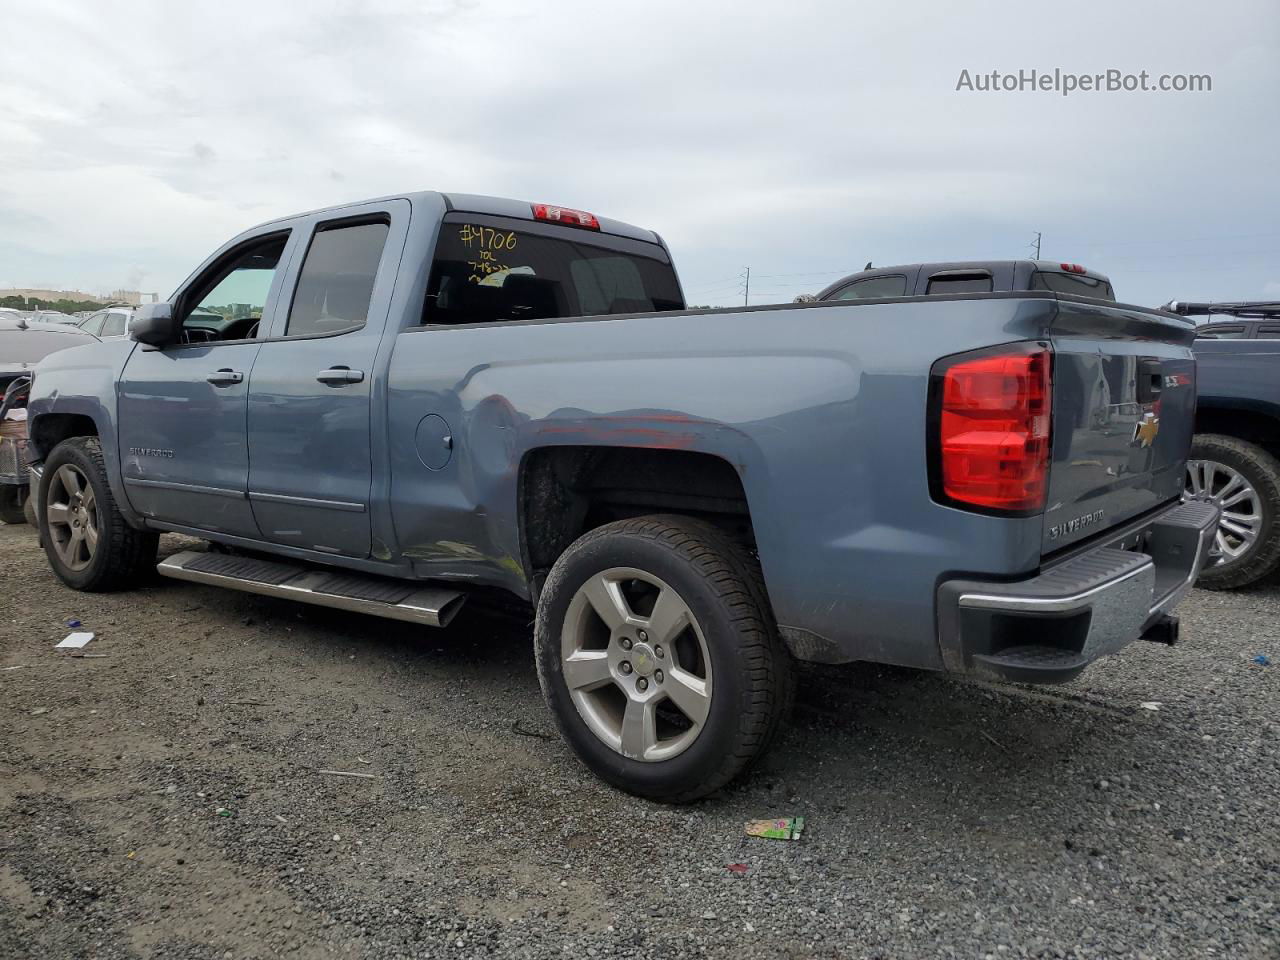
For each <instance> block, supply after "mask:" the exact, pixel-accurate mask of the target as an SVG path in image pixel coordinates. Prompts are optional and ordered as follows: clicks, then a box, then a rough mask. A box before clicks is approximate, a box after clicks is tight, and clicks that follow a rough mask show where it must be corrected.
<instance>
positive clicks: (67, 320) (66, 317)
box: [29, 310, 79, 327]
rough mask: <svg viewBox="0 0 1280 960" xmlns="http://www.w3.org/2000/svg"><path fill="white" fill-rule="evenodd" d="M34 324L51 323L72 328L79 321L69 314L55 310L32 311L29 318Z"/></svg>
mask: <svg viewBox="0 0 1280 960" xmlns="http://www.w3.org/2000/svg"><path fill="white" fill-rule="evenodd" d="M29 319H30V320H32V321H34V322H36V323H53V324H60V325H62V324H65V325H66V326H71V327H74V326H75V325H76V324H77V323H79V321H78V320H77V319H76V318H75V317H73V316H71V314H69V313H60V312H58V311H57V310H33V311H32V312H31V314H30V317H29Z"/></svg>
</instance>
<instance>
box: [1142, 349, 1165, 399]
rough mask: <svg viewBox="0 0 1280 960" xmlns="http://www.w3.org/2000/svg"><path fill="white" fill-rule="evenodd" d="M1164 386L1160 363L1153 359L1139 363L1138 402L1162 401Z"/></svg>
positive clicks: (1148, 358) (1149, 358)
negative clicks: (1162, 388)
mask: <svg viewBox="0 0 1280 960" xmlns="http://www.w3.org/2000/svg"><path fill="white" fill-rule="evenodd" d="M1163 385H1164V374H1163V373H1161V372H1160V361H1159V360H1156V359H1154V358H1152V357H1147V358H1146V359H1143V360H1139V361H1138V402H1139V403H1155V402H1156V401H1157V400H1159V399H1160V388H1161V387H1162V386H1163Z"/></svg>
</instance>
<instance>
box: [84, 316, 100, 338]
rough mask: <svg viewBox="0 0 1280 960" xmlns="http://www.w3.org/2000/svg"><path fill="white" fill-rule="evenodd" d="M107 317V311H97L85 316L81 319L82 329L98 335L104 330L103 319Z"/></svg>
mask: <svg viewBox="0 0 1280 960" xmlns="http://www.w3.org/2000/svg"><path fill="white" fill-rule="evenodd" d="M105 317H106V314H105V313H95V314H92V315H91V316H88V317H85V318H84V319H83V320H81V321H80V329H81V330H83V331H84V332H85V333H92V334H93V335H94V336H95V337H96V336H97V335H98V334H99V333H100V332H101V330H102V321H103V319H104V318H105Z"/></svg>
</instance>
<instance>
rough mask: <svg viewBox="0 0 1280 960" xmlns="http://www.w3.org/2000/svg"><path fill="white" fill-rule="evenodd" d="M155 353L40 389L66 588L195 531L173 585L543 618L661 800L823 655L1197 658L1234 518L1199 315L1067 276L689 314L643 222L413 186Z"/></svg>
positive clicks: (285, 232)
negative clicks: (1197, 482) (1100, 295)
mask: <svg viewBox="0 0 1280 960" xmlns="http://www.w3.org/2000/svg"><path fill="white" fill-rule="evenodd" d="M232 301H234V302H232ZM209 314H217V315H218V316H220V317H222V318H223V319H222V322H221V323H219V324H217V325H216V326H214V327H210V326H209V325H208V323H207V321H206V320H205V319H204V318H205V317H207V316H208V315H209ZM192 317H197V318H198V319H197V321H196V323H195V324H194V325H192V324H191V323H189V320H190V318H192ZM851 321H853V322H851ZM133 338H134V340H125V341H108V342H103V343H97V344H92V345H90V346H87V347H79V348H76V349H73V350H68V351H65V352H63V353H61V354H58V355H55V356H53V357H50V358H48V359H46V360H45V361H44V362H43V363H42V364H41V365H40V367H39V369H38V370H37V372H36V377H35V382H34V384H33V386H32V392H31V401H30V407H29V409H30V416H31V443H32V446H33V449H34V454H35V460H36V461H37V464H36V470H37V471H38V473H39V474H40V477H41V482H40V496H39V512H40V522H41V528H42V531H43V534H44V538H45V549H46V553H47V555H48V559H49V563H50V565H51V567H52V568H53V570H54V572H55V573H56V574H57V576H58V577H60V578H61V579H62V581H63V582H64V583H66V584H68V585H69V586H71V587H73V588H75V589H79V590H104V589H112V588H122V587H130V586H133V585H136V584H137V583H139V582H141V581H142V580H143V579H144V578H145V577H146V576H147V574H148V573H149V572H150V571H151V570H152V568H153V567H154V566H155V562H156V538H157V535H158V534H159V533H160V532H161V531H176V532H180V533H185V534H188V535H192V536H196V537H200V538H203V539H206V540H209V541H212V542H213V543H215V544H219V545H221V550H222V551H230V552H221V551H220V552H201V551H194V550H186V551H183V552H181V553H178V554H175V555H173V556H170V557H167V558H166V559H165V560H163V561H162V562H161V563H160V564H159V565H158V570H159V572H160V573H162V574H164V575H166V576H169V577H175V578H178V579H182V580H188V581H194V582H196V583H204V584H214V585H218V586H223V587H229V588H232V589H239V590H246V591H249V592H252V593H258V594H266V595H270V596H278V597H289V598H293V599H295V600H300V601H303V602H309V603H314V604H320V605H324V606H329V607H338V608H342V609H348V610H358V611H363V612H366V613H372V614H375V615H379V616H383V617H389V618H395V619H402V620H410V621H414V622H417V623H422V624H429V625H438V624H444V623H446V622H448V620H449V619H450V618H451V617H452V616H453V615H454V613H455V612H456V611H457V609H458V607H459V606H460V605H461V604H462V603H463V602H464V601H466V600H467V598H468V597H470V596H472V595H474V594H476V593H479V594H480V595H482V596H483V595H485V592H486V591H495V590H496V591H504V592H506V593H508V594H513V595H515V596H516V597H518V598H521V599H523V600H527V601H528V602H530V603H531V604H533V605H534V606H535V608H536V623H535V631H534V646H535V659H536V663H537V668H538V674H539V678H540V680H541V683H542V689H543V692H544V694H545V697H546V700H547V703H548V705H549V707H550V709H551V712H552V714H553V715H554V717H555V719H556V721H557V723H558V725H559V728H560V730H561V732H562V733H563V735H564V737H565V738H566V740H567V741H568V742H569V744H570V745H571V746H572V748H573V749H574V750H575V751H576V752H577V753H578V755H579V756H580V757H581V758H582V759H583V760H584V761H585V762H586V763H587V764H588V765H589V766H590V767H591V769H592V770H594V771H595V772H596V773H597V774H598V775H599V776H600V777H602V778H604V779H605V780H607V781H609V782H610V783H613V784H616V785H618V786H620V787H622V788H624V789H627V790H630V791H633V792H635V793H638V794H641V795H644V796H648V797H653V798H656V799H660V800H668V801H682V800H688V799H692V798H695V797H699V796H702V795H704V794H706V793H708V792H710V791H712V790H715V789H717V788H718V787H720V786H722V785H723V784H725V783H726V782H728V781H729V780H730V779H731V778H732V777H734V776H735V775H736V774H737V773H738V772H739V771H740V770H742V769H743V768H744V767H745V766H746V765H747V764H748V763H749V762H750V761H751V760H752V759H753V758H755V757H757V756H758V755H759V754H760V753H761V752H762V751H763V750H764V748H765V746H766V744H767V743H768V742H769V740H770V738H771V737H772V735H773V733H774V731H775V730H776V729H777V727H778V724H779V723H780V721H781V719H782V717H783V714H784V713H785V708H786V705H787V703H788V701H789V697H790V689H791V683H792V676H793V660H794V659H800V660H811V661H819V662H827V663H839V662H850V661H856V660H867V661H875V662H882V663H895V664H901V665H906V666H911V667H919V668H925V669H935V670H950V671H954V672H956V673H961V674H976V675H980V676H986V677H1003V678H1009V679H1015V680H1026V681H1040V682H1059V681H1065V680H1068V679H1071V678H1072V677H1075V676H1077V675H1078V674H1079V673H1080V672H1081V671H1082V670H1084V669H1085V667H1086V666H1087V665H1089V664H1090V663H1092V662H1093V661H1095V660H1097V659H1098V658H1100V657H1102V656H1105V655H1107V654H1110V653H1114V652H1115V651H1117V650H1119V649H1121V648H1122V647H1124V646H1125V645H1126V644H1128V643H1130V642H1131V641H1133V640H1135V639H1138V638H1143V639H1148V640H1157V641H1160V642H1165V643H1171V642H1173V641H1174V640H1175V639H1176V637H1177V620H1176V618H1175V617H1174V616H1173V613H1172V611H1173V609H1174V607H1175V605H1176V604H1177V603H1178V601H1179V600H1180V599H1181V597H1182V596H1183V595H1184V593H1185V592H1186V591H1187V590H1188V589H1189V588H1190V586H1191V583H1192V582H1193V581H1194V579H1195V576H1196V573H1197V572H1198V569H1199V566H1200V563H1201V560H1202V558H1203V557H1204V556H1205V553H1206V550H1207V544H1208V541H1209V539H1210V538H1211V536H1212V533H1213V531H1214V530H1215V529H1216V522H1217V509H1216V508H1215V507H1213V506H1211V505H1209V504H1202V503H1186V504H1184V503H1181V502H1180V497H1181V493H1182V478H1183V473H1184V470H1185V461H1186V456H1187V451H1188V448H1189V446H1190V443H1191V426H1192V417H1193V413H1194V406H1195V390H1194V374H1195V361H1194V359H1193V357H1192V354H1191V341H1192V331H1191V328H1190V326H1188V325H1187V324H1185V323H1184V322H1182V321H1180V320H1178V319H1177V318H1175V317H1172V316H1170V315H1169V314H1165V313H1160V312H1157V311H1152V310H1147V309H1143V308H1141V307H1133V306H1125V305H1120V304H1099V303H1098V302H1097V301H1087V302H1086V301H1081V300H1080V299H1079V298H1073V297H1070V296H1065V295H1062V294H1059V293H1056V292H1055V291H1054V290H1052V289H1044V290H1034V291H1028V292H1025V293H1018V294H1000V295H992V294H989V293H971V292H965V293H951V294H946V295H938V296H933V297H928V298H922V299H918V300H901V299H900V300H895V301H887V302H879V301H876V302H870V301H859V302H847V303H814V304H804V305H778V306H773V307H766V308H755V309H743V310H735V309H727V310H695V311H689V310H687V309H686V308H685V307H684V300H683V296H682V294H681V290H680V284H679V281H678V279H677V277H676V273H675V270H674V268H673V267H672V264H671V258H670V255H669V253H668V251H667V248H666V246H665V245H664V244H663V242H662V240H661V239H660V238H659V237H658V236H657V235H656V234H654V233H653V232H651V231H649V230H645V229H641V228H638V227H633V226H629V225H627V224H624V223H620V222H617V221H613V220H607V219H604V218H598V217H596V216H594V215H592V214H590V213H586V212H582V211H575V210H569V209H565V208H560V207H555V206H549V205H545V204H532V205H531V204H526V203H520V202H517V201H513V200H499V199H494V198H488V197H476V196H466V195H460V194H449V195H444V194H439V193H419V194H412V195H408V196H403V197H397V198H391V199H383V200H374V201H369V202H367V203H360V204H354V205H351V206H345V207H337V208H332V209H328V210H321V211H318V212H313V213H308V214H302V215H299V216H296V217H286V218H284V219H281V220H275V221H272V222H271V223H268V224H264V225H262V226H260V227H257V228H254V229H252V230H249V231H247V232H245V233H243V234H241V235H240V236H239V237H237V238H235V239H234V240H232V241H230V242H229V243H227V244H226V245H225V246H223V247H222V248H221V249H219V250H218V251H216V252H215V253H214V254H213V255H212V256H211V257H210V258H209V259H208V260H206V261H205V263H204V265H203V266H201V267H200V268H198V269H197V270H196V271H195V273H194V274H192V277H191V278H190V279H189V280H188V281H187V282H186V283H185V284H184V285H183V286H182V287H181V288H180V289H179V290H178V291H177V292H176V293H175V294H174V296H173V297H172V299H171V301H170V302H166V303H160V304H154V305H143V306H141V307H139V308H138V310H137V314H136V317H135V319H134V322H133ZM135 340H136V341H140V342H134V341H135ZM1051 374H1052V375H1051ZM264 554H265V555H267V556H269V557H270V559H264Z"/></svg>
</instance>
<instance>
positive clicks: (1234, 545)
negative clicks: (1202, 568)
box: [1183, 460, 1262, 564]
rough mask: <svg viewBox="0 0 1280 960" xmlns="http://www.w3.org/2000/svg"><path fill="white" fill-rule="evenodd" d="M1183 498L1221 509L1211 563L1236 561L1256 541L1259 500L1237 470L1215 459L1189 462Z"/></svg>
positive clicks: (1260, 512)
mask: <svg viewBox="0 0 1280 960" xmlns="http://www.w3.org/2000/svg"><path fill="white" fill-rule="evenodd" d="M1183 499H1184V500H1200V501H1203V502H1205V503H1213V504H1217V505H1218V506H1219V507H1220V508H1221V509H1222V514H1221V516H1220V517H1219V519H1218V532H1217V533H1216V534H1215V535H1214V538H1213V545H1212V546H1211V547H1210V548H1209V558H1210V562H1211V563H1213V564H1218V563H1230V562H1231V561H1233V560H1239V559H1240V558H1241V557H1242V556H1244V555H1245V554H1246V553H1248V551H1249V549H1250V548H1251V547H1252V546H1253V545H1254V544H1255V543H1256V542H1257V540H1258V532H1259V530H1260V529H1261V528H1262V498H1261V497H1259V496H1258V491H1257V490H1255V489H1254V488H1253V485H1252V484H1250V483H1249V481H1248V480H1246V479H1245V478H1244V475H1243V474H1241V473H1240V471H1238V470H1236V469H1234V468H1233V467H1228V466H1227V465H1226V464H1225V463H1218V462H1217V461H1216V460H1188V461H1187V486H1186V492H1185V493H1184V494H1183Z"/></svg>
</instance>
